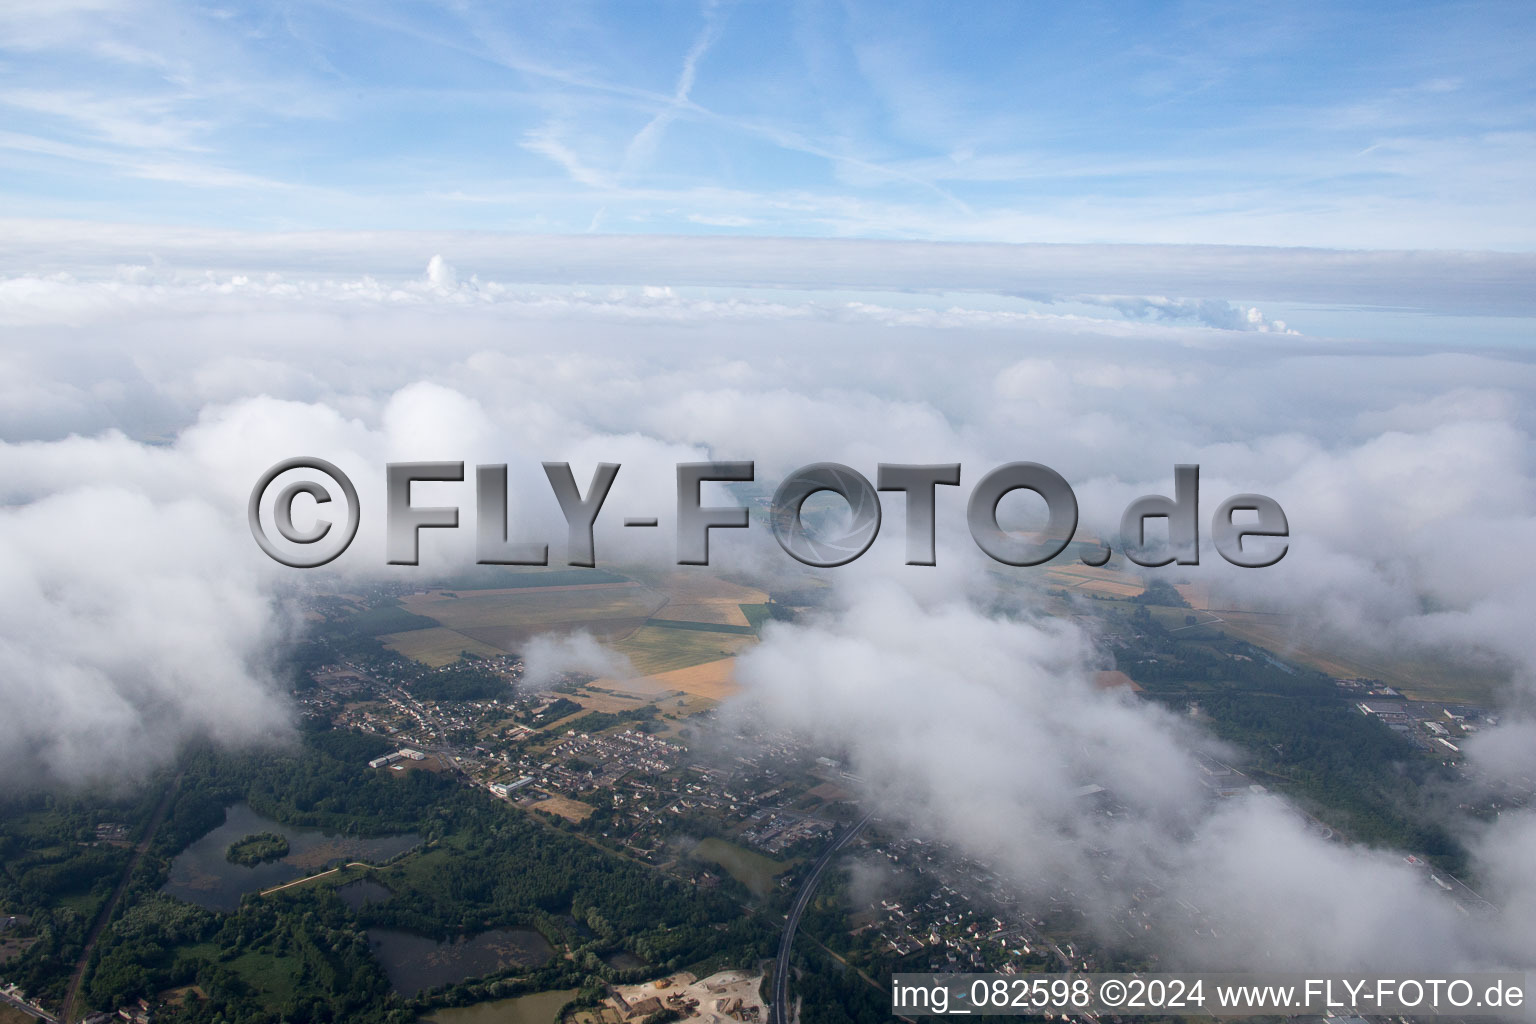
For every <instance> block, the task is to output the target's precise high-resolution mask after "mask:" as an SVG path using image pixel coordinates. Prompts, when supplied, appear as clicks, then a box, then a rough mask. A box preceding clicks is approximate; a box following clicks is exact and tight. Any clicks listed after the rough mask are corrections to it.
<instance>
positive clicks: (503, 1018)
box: [422, 988, 577, 1024]
mask: <svg viewBox="0 0 1536 1024" xmlns="http://www.w3.org/2000/svg"><path fill="white" fill-rule="evenodd" d="M576 992H577V990H576V989H574V988H567V989H560V990H557V991H551V992H534V993H532V994H530V995H526V996H517V997H516V998H514V999H497V1000H495V1001H494V1002H489V1003H476V1004H474V1005H473V1006H454V1007H450V1008H449V1009H446V1010H438V1011H437V1012H435V1013H433V1014H432V1016H430V1017H424V1018H422V1019H423V1020H427V1021H432V1022H433V1024H555V1014H557V1013H559V1012H560V1007H562V1006H564V1005H565V1004H566V1003H568V1002H570V1001H571V1000H572V999H574V998H575V997H576Z"/></svg>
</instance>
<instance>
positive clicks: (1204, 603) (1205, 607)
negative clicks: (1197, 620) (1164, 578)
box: [1173, 583, 1211, 612]
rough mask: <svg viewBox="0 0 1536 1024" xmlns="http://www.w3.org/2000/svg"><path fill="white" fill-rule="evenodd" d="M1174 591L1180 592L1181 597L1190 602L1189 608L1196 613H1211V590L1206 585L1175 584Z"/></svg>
mask: <svg viewBox="0 0 1536 1024" xmlns="http://www.w3.org/2000/svg"><path fill="white" fill-rule="evenodd" d="M1173 589H1174V590H1177V591H1178V592H1179V596H1180V597H1182V598H1183V599H1184V600H1186V601H1188V602H1189V606H1190V607H1191V608H1193V609H1195V610H1196V611H1202V612H1203V611H1209V610H1210V607H1211V588H1210V587H1209V586H1207V585H1206V584H1204V583H1175V584H1174V585H1173Z"/></svg>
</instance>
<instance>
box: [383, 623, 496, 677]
mask: <svg viewBox="0 0 1536 1024" xmlns="http://www.w3.org/2000/svg"><path fill="white" fill-rule="evenodd" d="M379 639H380V640H381V641H383V643H384V646H385V647H388V648H389V649H390V650H392V651H394V652H396V653H398V654H401V655H403V656H405V657H407V658H411V659H412V660H415V661H419V662H421V663H422V664H423V665H429V666H431V667H432V668H438V667H439V666H442V665H448V664H452V663H453V662H455V661H458V660H459V655H460V654H461V653H463V652H464V651H469V652H470V653H471V654H478V655H480V656H481V657H487V658H491V657H495V656H496V655H498V654H501V653H503V652H502V650H501V649H500V648H499V647H492V646H491V645H490V644H487V643H482V642H480V641H479V640H476V639H475V638H474V637H471V636H465V635H464V634H463V633H459V632H456V631H454V630H451V629H448V628H447V627H446V626H434V627H432V628H430V629H413V630H410V631H409V632H405V633H388V634H386V635H384V636H381V637H379Z"/></svg>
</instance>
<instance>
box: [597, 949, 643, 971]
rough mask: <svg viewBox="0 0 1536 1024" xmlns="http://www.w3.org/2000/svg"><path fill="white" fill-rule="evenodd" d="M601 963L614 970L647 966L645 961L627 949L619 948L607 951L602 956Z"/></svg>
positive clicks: (636, 969) (628, 969)
mask: <svg viewBox="0 0 1536 1024" xmlns="http://www.w3.org/2000/svg"><path fill="white" fill-rule="evenodd" d="M603 963H605V964H607V965H608V966H609V967H612V968H613V969H614V970H616V971H638V970H639V969H640V968H642V967H646V966H648V965H647V964H646V962H645V961H644V960H642V959H640V958H639V957H638V956H635V954H633V953H631V952H630V951H629V950H627V949H621V950H619V951H618V952H617V953H607V954H605V955H604V956H603Z"/></svg>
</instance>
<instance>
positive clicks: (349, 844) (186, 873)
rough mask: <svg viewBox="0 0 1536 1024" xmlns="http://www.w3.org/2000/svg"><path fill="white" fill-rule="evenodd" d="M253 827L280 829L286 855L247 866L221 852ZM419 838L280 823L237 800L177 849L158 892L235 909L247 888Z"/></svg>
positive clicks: (390, 852)
mask: <svg viewBox="0 0 1536 1024" xmlns="http://www.w3.org/2000/svg"><path fill="white" fill-rule="evenodd" d="M253 832H276V833H277V834H278V835H281V836H282V837H283V838H285V839H287V840H288V855H287V856H285V857H283V858H282V859H281V860H274V861H269V862H267V863H265V864H255V865H252V866H250V867H246V866H244V865H241V864H231V863H230V862H229V860H228V858H227V857H226V856H225V851H227V850H228V849H229V845H230V844H231V843H233V842H234V841H235V840H237V839H243V838H245V837H246V836H248V835H250V834H251V833H253ZM420 843H421V837H420V836H418V835H416V834H415V833H407V834H405V835H397V836H375V837H373V838H360V837H358V836H347V835H341V834H339V833H335V832H327V831H325V830H324V829H318V828H302V827H298V826H294V825H283V824H279V823H278V822H276V821H273V820H272V819H271V818H268V817H266V816H265V815H262V814H258V813H256V812H255V811H253V810H252V809H251V808H250V806H249V805H247V804H243V803H239V804H235V805H233V806H231V807H227V808H225V810H224V824H222V825H220V826H219V827H218V828H216V829H214V830H213V831H212V832H209V833H208V834H207V835H205V836H203V837H202V838H201V839H199V840H198V841H197V842H195V843H193V844H192V845H191V846H189V847H187V848H186V849H185V850H183V851H181V853H179V854H177V855H176V859H175V860H173V861H171V872H170V876H169V877H168V878H167V879H166V883H165V886H164V887H163V888H162V889H161V892H164V893H166V894H167V895H169V896H175V897H176V898H177V899H183V900H186V901H187V902H188V903H195V904H197V905H198V906H200V907H203V908H205V909H208V910H222V911H232V910H237V909H239V907H240V897H242V896H244V895H245V894H246V893H248V892H259V891H260V890H262V889H269V888H271V887H272V886H274V885H282V884H283V883H284V882H291V881H294V880H295V879H298V878H303V877H304V876H305V875H309V874H313V873H314V871H315V870H316V869H319V868H324V867H330V866H332V865H335V864H341V863H346V862H349V861H354V860H361V861H369V862H371V863H379V862H381V861H386V860H388V859H390V858H391V857H394V856H395V855H397V854H401V853H404V852H405V851H406V850H409V849H410V848H411V847H413V846H417V845H419V844H420ZM380 888H383V887H382V886H380Z"/></svg>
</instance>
